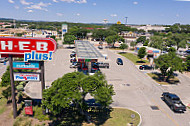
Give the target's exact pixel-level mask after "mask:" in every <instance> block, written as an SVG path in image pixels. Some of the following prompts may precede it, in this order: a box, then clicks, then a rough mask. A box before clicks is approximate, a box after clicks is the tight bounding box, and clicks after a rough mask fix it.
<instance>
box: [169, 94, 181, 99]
mask: <svg viewBox="0 0 190 126" xmlns="http://www.w3.org/2000/svg"><path fill="white" fill-rule="evenodd" d="M168 96H170V97H171V98H179V97H178V96H177V95H176V94H171V93H169V94H168Z"/></svg>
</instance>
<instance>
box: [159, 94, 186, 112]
mask: <svg viewBox="0 0 190 126" xmlns="http://www.w3.org/2000/svg"><path fill="white" fill-rule="evenodd" d="M162 98H163V100H164V101H165V102H166V103H167V104H168V106H169V107H170V108H171V110H173V111H174V112H184V111H186V106H185V105H184V104H183V103H182V101H181V100H180V98H179V97H178V96H177V95H176V94H172V93H169V92H164V93H163V94H162Z"/></svg>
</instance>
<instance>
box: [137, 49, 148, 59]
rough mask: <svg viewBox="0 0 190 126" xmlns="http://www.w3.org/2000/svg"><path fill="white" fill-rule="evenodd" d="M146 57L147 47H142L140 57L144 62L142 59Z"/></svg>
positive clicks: (139, 52)
mask: <svg viewBox="0 0 190 126" xmlns="http://www.w3.org/2000/svg"><path fill="white" fill-rule="evenodd" d="M145 55H146V48H145V47H141V48H140V49H139V51H138V55H137V56H138V57H139V58H140V59H141V60H142V58H144V56H145Z"/></svg>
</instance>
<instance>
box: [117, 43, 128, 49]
mask: <svg viewBox="0 0 190 126" xmlns="http://www.w3.org/2000/svg"><path fill="white" fill-rule="evenodd" d="M119 48H120V49H123V50H124V49H127V48H128V45H127V44H125V43H123V44H121V45H120V46H119Z"/></svg>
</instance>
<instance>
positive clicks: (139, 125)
mask: <svg viewBox="0 0 190 126" xmlns="http://www.w3.org/2000/svg"><path fill="white" fill-rule="evenodd" d="M113 108H125V109H129V110H131V111H134V112H136V113H137V114H138V115H139V117H140V122H139V124H138V125H137V126H141V124H142V117H141V114H140V113H139V112H137V111H135V110H133V109H131V108H127V107H113Z"/></svg>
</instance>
